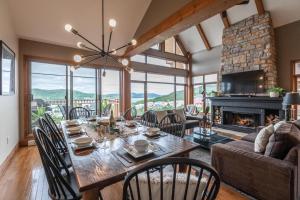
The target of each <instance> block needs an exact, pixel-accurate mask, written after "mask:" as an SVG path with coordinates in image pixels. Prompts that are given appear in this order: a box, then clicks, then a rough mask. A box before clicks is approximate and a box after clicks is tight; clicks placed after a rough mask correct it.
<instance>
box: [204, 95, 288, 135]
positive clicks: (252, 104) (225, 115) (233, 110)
mask: <svg viewBox="0 0 300 200" xmlns="http://www.w3.org/2000/svg"><path fill="white" fill-rule="evenodd" d="M209 99H210V100H211V111H212V112H211V121H212V122H213V126H216V127H219V128H223V129H229V130H234V131H239V132H244V133H252V132H255V130H256V128H257V127H259V126H266V125H268V124H270V123H275V122H277V121H279V120H281V119H283V118H284V111H283V110H282V98H270V97H210V98H209Z"/></svg>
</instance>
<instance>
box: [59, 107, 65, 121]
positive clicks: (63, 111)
mask: <svg viewBox="0 0 300 200" xmlns="http://www.w3.org/2000/svg"><path fill="white" fill-rule="evenodd" d="M58 107H59V110H60V112H61V114H62V116H63V119H67V115H66V113H67V111H66V106H64V105H58Z"/></svg>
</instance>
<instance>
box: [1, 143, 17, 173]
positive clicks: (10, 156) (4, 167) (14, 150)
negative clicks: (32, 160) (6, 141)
mask: <svg viewBox="0 0 300 200" xmlns="http://www.w3.org/2000/svg"><path fill="white" fill-rule="evenodd" d="M18 149H19V144H18V143H17V144H16V146H15V147H14V148H13V149H12V151H11V152H10V153H9V154H8V156H7V157H6V159H5V160H4V161H3V163H2V164H1V165H0V178H1V177H2V175H3V174H4V173H5V171H6V169H7V167H8V165H9V163H10V161H11V159H12V158H13V156H14V155H15V153H16V152H17V151H18Z"/></svg>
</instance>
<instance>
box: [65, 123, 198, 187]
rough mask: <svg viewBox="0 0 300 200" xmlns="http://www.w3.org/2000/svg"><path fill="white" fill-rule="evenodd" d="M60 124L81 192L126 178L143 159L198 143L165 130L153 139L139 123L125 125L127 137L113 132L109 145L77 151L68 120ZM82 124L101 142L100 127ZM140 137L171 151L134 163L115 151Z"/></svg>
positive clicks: (179, 153) (170, 153) (183, 151)
mask: <svg viewBox="0 0 300 200" xmlns="http://www.w3.org/2000/svg"><path fill="white" fill-rule="evenodd" d="M61 125H62V130H63V134H64V137H65V140H66V143H67V146H68V150H69V154H70V158H71V162H72V166H73V170H74V174H75V176H76V180H77V183H78V188H79V191H80V192H85V191H88V190H93V189H103V188H104V187H106V186H109V185H112V184H114V183H117V182H119V181H121V180H123V179H124V177H125V176H126V174H127V173H128V172H129V171H131V170H132V169H134V168H136V167H137V166H139V165H141V164H143V163H146V162H149V161H150V160H154V159H158V158H164V157H176V156H184V155H186V154H187V153H189V152H190V151H192V150H194V149H196V148H198V147H199V144H197V143H194V142H191V141H188V140H186V139H183V138H180V137H177V136H174V135H171V134H166V133H165V134H164V137H158V138H154V139H152V138H149V137H146V136H145V135H144V133H145V131H147V127H145V126H143V125H140V124H138V125H137V126H136V127H134V128H129V127H126V128H125V130H124V132H126V131H127V132H128V133H129V134H128V135H127V136H126V137H119V136H118V135H110V137H109V138H108V140H107V141H106V145H107V148H99V147H97V145H96V147H95V148H93V149H86V150H82V151H75V150H74V146H73V144H72V140H73V139H74V137H69V135H68V133H67V125H66V121H62V122H61ZM80 126H81V127H82V128H83V130H84V132H85V134H86V135H88V136H89V137H92V138H93V139H94V140H95V141H97V142H96V143H97V144H99V145H101V141H99V137H100V136H99V135H100V134H99V130H97V129H96V128H95V126H94V125H92V124H90V123H89V122H85V123H82V124H81V125H80ZM75 138H76V137H75ZM138 139H145V140H148V141H149V142H151V143H155V144H157V145H158V146H161V147H163V148H164V149H167V150H168V151H167V153H165V154H164V155H161V156H159V157H155V158H154V157H151V156H150V157H147V159H142V160H138V161H136V162H134V164H133V165H131V166H126V165H124V162H121V159H120V158H118V157H117V156H116V154H114V153H113V152H118V151H120V150H122V149H123V148H124V147H125V146H128V145H132V144H133V143H134V141H135V140H138ZM102 143H103V142H102Z"/></svg>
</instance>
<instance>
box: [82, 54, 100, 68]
mask: <svg viewBox="0 0 300 200" xmlns="http://www.w3.org/2000/svg"><path fill="white" fill-rule="evenodd" d="M102 57H103V56H97V57H95V58H93V59H91V60H88V61H86V62H83V63H80V64H79V65H80V66H83V65H86V64H88V63H90V62H93V61H95V60H97V59H99V58H102Z"/></svg>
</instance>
